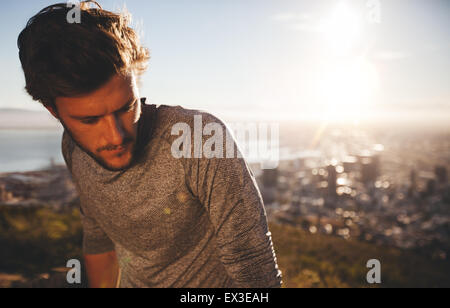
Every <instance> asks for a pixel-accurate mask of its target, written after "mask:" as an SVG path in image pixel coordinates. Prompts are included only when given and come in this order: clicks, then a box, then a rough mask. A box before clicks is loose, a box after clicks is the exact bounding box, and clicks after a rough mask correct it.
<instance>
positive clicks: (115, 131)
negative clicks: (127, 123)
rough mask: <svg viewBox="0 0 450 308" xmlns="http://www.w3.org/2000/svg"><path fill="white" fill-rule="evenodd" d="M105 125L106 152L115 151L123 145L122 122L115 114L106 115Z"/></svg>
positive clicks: (124, 135)
mask: <svg viewBox="0 0 450 308" xmlns="http://www.w3.org/2000/svg"><path fill="white" fill-rule="evenodd" d="M105 123H106V124H105V125H106V127H105V132H104V138H105V139H106V144H107V145H108V150H115V149H117V148H118V147H120V146H121V145H123V143H124V140H125V137H126V133H125V130H124V128H123V126H122V122H121V121H120V119H119V118H118V117H117V116H116V115H115V114H111V115H107V116H106V117H105Z"/></svg>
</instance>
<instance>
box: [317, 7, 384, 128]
mask: <svg viewBox="0 0 450 308" xmlns="http://www.w3.org/2000/svg"><path fill="white" fill-rule="evenodd" d="M320 29H321V33H322V37H323V39H324V43H325V44H324V45H323V46H322V48H323V50H324V52H322V54H321V57H323V59H322V58H321V59H320V63H321V66H320V67H319V68H318V70H317V72H318V74H317V78H316V95H317V96H316V99H317V103H318V107H319V108H320V110H321V113H322V114H323V115H324V116H325V118H326V119H328V120H331V121H355V120H356V121H357V120H359V119H360V118H361V116H362V114H364V113H366V112H367V107H369V105H371V104H372V103H373V102H374V94H375V92H376V90H377V87H378V74H377V71H376V68H375V66H374V65H373V64H372V63H370V62H369V61H368V60H367V59H366V58H365V57H364V54H359V52H358V51H357V49H355V48H353V47H354V46H356V45H358V44H360V43H361V42H362V39H363V23H362V17H361V16H359V15H358V14H357V13H356V12H354V11H353V10H352V9H351V8H350V7H349V6H347V5H346V4H345V3H341V4H339V5H338V6H337V7H336V8H335V10H333V11H332V13H331V14H330V15H329V16H328V18H325V19H324V21H323V22H322V26H321V28H320Z"/></svg>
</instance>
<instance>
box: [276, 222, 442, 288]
mask: <svg viewBox="0 0 450 308" xmlns="http://www.w3.org/2000/svg"><path fill="white" fill-rule="evenodd" d="M270 231H271V232H272V237H273V242H274V246H275V251H276V253H277V259H278V265H279V267H280V269H281V271H282V272H283V281H284V283H285V287H288V288H297V287H320V288H322V287H332V288H341V287H365V288H367V287H373V285H370V284H368V283H367V282H366V274H367V272H368V271H369V270H370V269H368V268H366V263H367V261H368V260H370V259H378V260H380V262H381V280H382V283H381V285H379V286H381V287H449V286H450V276H449V273H450V263H449V262H448V261H446V262H444V261H436V260H429V259H428V258H426V257H424V256H421V255H419V254H417V253H413V252H410V251H402V250H399V249H396V248H392V247H380V246H377V245H372V244H368V243H362V242H358V241H354V240H350V241H347V240H344V239H341V238H337V237H333V236H326V235H311V234H308V233H307V232H305V231H303V230H301V229H299V228H295V227H292V226H287V225H278V224H270Z"/></svg>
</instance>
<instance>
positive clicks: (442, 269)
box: [0, 203, 450, 288]
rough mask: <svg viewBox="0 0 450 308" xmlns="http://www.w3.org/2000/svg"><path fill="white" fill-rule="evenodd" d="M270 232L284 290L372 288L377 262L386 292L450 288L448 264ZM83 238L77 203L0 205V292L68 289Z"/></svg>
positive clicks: (284, 230)
mask: <svg viewBox="0 0 450 308" xmlns="http://www.w3.org/2000/svg"><path fill="white" fill-rule="evenodd" d="M270 229H271V232H272V236H273V241H274V246H275V250H276V253H277V258H278V264H279V266H280V269H281V271H282V272H283V281H284V284H285V285H284V286H285V287H291V288H297V287H339V288H340V287H371V285H369V284H367V283H366V281H365V277H366V273H367V271H368V269H367V268H366V267H365V264H366V262H367V260H369V259H373V258H376V259H379V260H380V261H381V265H382V284H381V287H438V286H446V287H449V286H450V277H449V276H448V273H449V272H450V271H449V270H450V266H449V263H448V262H447V263H443V262H441V261H432V260H429V259H427V258H425V257H422V256H420V255H419V254H417V253H413V252H405V251H400V250H398V249H394V248H388V247H379V246H375V245H371V244H366V243H361V242H357V241H346V240H343V239H341V238H337V237H332V236H324V235H310V234H307V233H306V232H304V231H302V230H300V229H298V228H294V227H292V226H287V225H280V224H274V223H270ZM81 236H82V229H81V224H80V221H79V213H78V210H77V204H76V203H74V204H71V205H69V206H68V207H67V209H65V210H61V209H60V210H58V211H55V210H53V209H49V208H48V207H46V206H41V207H39V206H33V207H16V206H1V205H0V245H1V247H2V250H0V287H8V286H9V287H11V286H25V287H30V286H39V287H46V286H53V287H54V286H60V287H67V285H65V284H64V279H63V277H64V273H63V271H62V270H61V267H64V265H65V264H64V262H66V261H67V260H69V259H72V258H81Z"/></svg>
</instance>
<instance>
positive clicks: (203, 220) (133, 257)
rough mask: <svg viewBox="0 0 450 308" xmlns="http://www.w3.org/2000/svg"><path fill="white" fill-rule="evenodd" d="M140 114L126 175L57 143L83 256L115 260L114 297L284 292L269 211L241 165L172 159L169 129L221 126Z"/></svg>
mask: <svg viewBox="0 0 450 308" xmlns="http://www.w3.org/2000/svg"><path fill="white" fill-rule="evenodd" d="M142 108H143V114H142V116H141V119H140V120H139V129H138V144H139V147H138V148H139V149H140V152H139V155H138V156H137V157H136V160H135V162H134V163H133V164H132V165H131V166H130V168H128V169H126V170H124V171H109V170H106V169H104V168H102V167H101V166H100V165H99V164H98V163H97V162H96V161H95V160H94V159H93V158H92V157H90V156H89V155H88V154H87V153H86V152H84V151H83V150H82V149H81V148H79V147H78V146H77V145H76V143H74V142H73V140H72V138H71V137H70V135H69V134H67V132H64V134H63V137H62V152H63V156H64V159H65V161H66V164H67V166H68V167H69V170H70V171H71V174H72V178H73V181H74V183H75V185H76V188H77V191H78V193H79V195H80V204H81V218H82V224H83V250H84V253H85V254H99V253H103V252H107V251H111V250H115V251H116V253H117V256H118V260H119V266H120V268H121V272H122V275H121V280H120V287H188V288H190V287H207V288H208V287H219V288H220V287H255V288H260V287H280V286H281V283H282V282H281V272H280V271H279V269H278V266H277V260H276V256H275V251H274V249H273V245H272V239H271V234H270V232H269V229H268V225H267V217H266V211H265V209H264V205H263V201H262V198H261V194H260V192H259V190H258V188H257V185H256V181H255V178H254V176H253V174H252V172H251V170H250V169H249V168H248V165H247V164H246V162H245V160H244V159H243V158H236V155H235V158H205V157H202V158H193V157H192V158H187V157H183V158H176V157H174V155H172V151H171V147H172V144H173V142H174V141H175V140H176V139H177V138H179V136H178V135H172V132H171V131H172V127H173V125H174V124H176V123H186V124H188V125H189V126H190V127H191V128H192V132H194V130H193V128H194V126H193V123H194V115H201V116H202V120H203V125H205V124H207V123H211V122H214V123H219V124H220V126H221V127H223V129H224V131H226V129H227V128H226V126H225V125H224V124H223V123H222V122H221V121H220V120H219V119H217V118H216V117H214V116H212V115H211V114H208V113H205V112H201V111H197V110H188V109H184V108H182V107H180V106H177V107H174V106H165V105H162V106H159V107H156V106H155V105H145V104H143V105H142ZM224 136H225V134H224ZM207 139H208V136H206V137H203V142H205V141H206V140H207ZM233 142H234V139H233Z"/></svg>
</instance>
